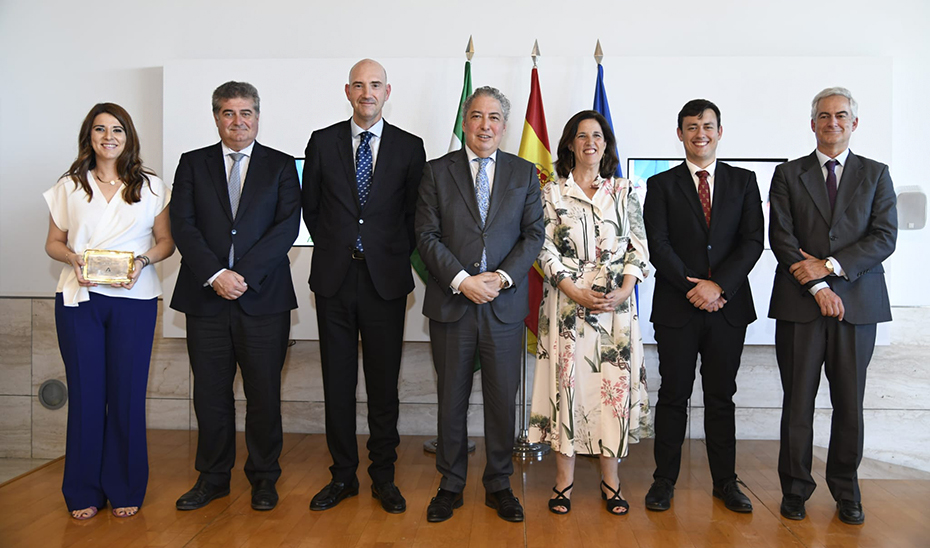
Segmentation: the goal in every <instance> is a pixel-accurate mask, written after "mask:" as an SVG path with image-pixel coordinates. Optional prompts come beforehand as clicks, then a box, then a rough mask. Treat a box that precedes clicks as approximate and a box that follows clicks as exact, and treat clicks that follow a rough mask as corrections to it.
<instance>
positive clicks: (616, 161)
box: [555, 110, 620, 179]
mask: <svg viewBox="0 0 930 548" xmlns="http://www.w3.org/2000/svg"><path fill="white" fill-rule="evenodd" d="M584 120H595V121H596V122H597V123H598V124H600V125H601V131H602V132H603V133H604V157H603V158H601V166H600V175H601V177H603V178H605V179H606V178H608V177H613V175H614V172H615V171H617V166H618V165H620V158H619V157H617V138H616V137H614V132H613V130H612V129H610V124H608V123H607V120H606V119H605V118H604V117H603V116H601V114H600V113H599V112H597V111H594V110H582V111H581V112H579V113H578V114H576V115H574V116H572V117H571V119H570V120H569V121H568V123H566V124H565V129H564V130H563V131H562V138H561V139H559V148H558V149H557V151H556V154H558V159H556V161H555V172H556V173H558V174H559V177H561V178H563V179H564V178H566V177H568V174H569V173H571V172H572V168H573V167H575V154H574V153H573V152H572V151H571V149H570V148H569V146H570V145H571V144H572V141H574V140H575V135H576V134H577V133H578V126H579V125H580V124H581V122H583V121H584Z"/></svg>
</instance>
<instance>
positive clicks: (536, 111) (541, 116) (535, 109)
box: [519, 67, 553, 354]
mask: <svg viewBox="0 0 930 548" xmlns="http://www.w3.org/2000/svg"><path fill="white" fill-rule="evenodd" d="M519 156H520V157H521V158H523V159H524V160H527V161H529V162H532V163H533V164H536V173H537V174H539V184H540V186H544V185H545V184H546V183H548V182H549V181H550V180H552V174H553V170H552V153H551V152H550V149H549V131H548V130H547V129H546V113H545V112H544V111H543V102H542V93H541V92H540V91H539V73H538V71H537V70H536V67H533V73H532V75H531V76H530V100H529V102H528V103H527V105H526V121H525V122H524V123H523V137H522V138H521V139H520V152H519ZM542 284H543V274H542V269H541V268H540V267H539V263H534V264H533V268H531V269H530V272H529V290H530V299H529V300H530V302H529V305H530V313H529V315H528V316H527V317H526V319H525V320H524V323H525V324H526V327H528V328H529V330H530V333H527V341H526V342H527V344H526V347H527V351H528V352H532V353H534V354H535V353H536V333H537V330H538V329H539V305H540V303H541V302H542Z"/></svg>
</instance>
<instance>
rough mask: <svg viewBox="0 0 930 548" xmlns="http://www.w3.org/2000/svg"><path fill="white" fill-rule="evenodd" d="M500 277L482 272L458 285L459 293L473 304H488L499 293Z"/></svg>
mask: <svg viewBox="0 0 930 548" xmlns="http://www.w3.org/2000/svg"><path fill="white" fill-rule="evenodd" d="M501 283H502V282H501V277H500V274H498V273H497V272H482V273H480V274H475V275H474V276H469V277H467V278H465V279H464V280H462V283H460V284H459V291H461V292H462V294H463V295H465V296H466V297H468V299H469V300H470V301H471V302H473V303H475V304H484V303H489V302H491V301H493V300H494V299H496V298H497V296H498V295H500V292H501Z"/></svg>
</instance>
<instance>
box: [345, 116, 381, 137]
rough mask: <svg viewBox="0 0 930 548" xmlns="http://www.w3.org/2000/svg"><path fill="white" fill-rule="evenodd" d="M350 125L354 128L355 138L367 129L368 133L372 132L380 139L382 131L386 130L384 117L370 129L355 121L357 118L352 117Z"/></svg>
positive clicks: (353, 134) (353, 135)
mask: <svg viewBox="0 0 930 548" xmlns="http://www.w3.org/2000/svg"><path fill="white" fill-rule="evenodd" d="M349 127H350V128H352V138H353V139H355V138H357V137H358V136H359V135H360V134H362V133H363V132H365V131H367V132H368V133H371V134H372V135H374V136H375V137H377V138H378V139H380V138H381V132H382V131H384V118H381V119H380V120H378V121H377V122H375V125H373V126H371V127H370V128H368V129H362V128H361V126H359V125H358V124H356V123H355V118H350V119H349Z"/></svg>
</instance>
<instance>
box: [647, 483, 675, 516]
mask: <svg viewBox="0 0 930 548" xmlns="http://www.w3.org/2000/svg"><path fill="white" fill-rule="evenodd" d="M674 496H675V484H674V483H672V481H671V480H668V479H665V478H656V479H655V481H653V482H652V487H650V488H649V492H648V493H646V508H648V509H649V510H652V511H654V512H664V511H666V510H668V509H669V508H671V507H672V497H674Z"/></svg>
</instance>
